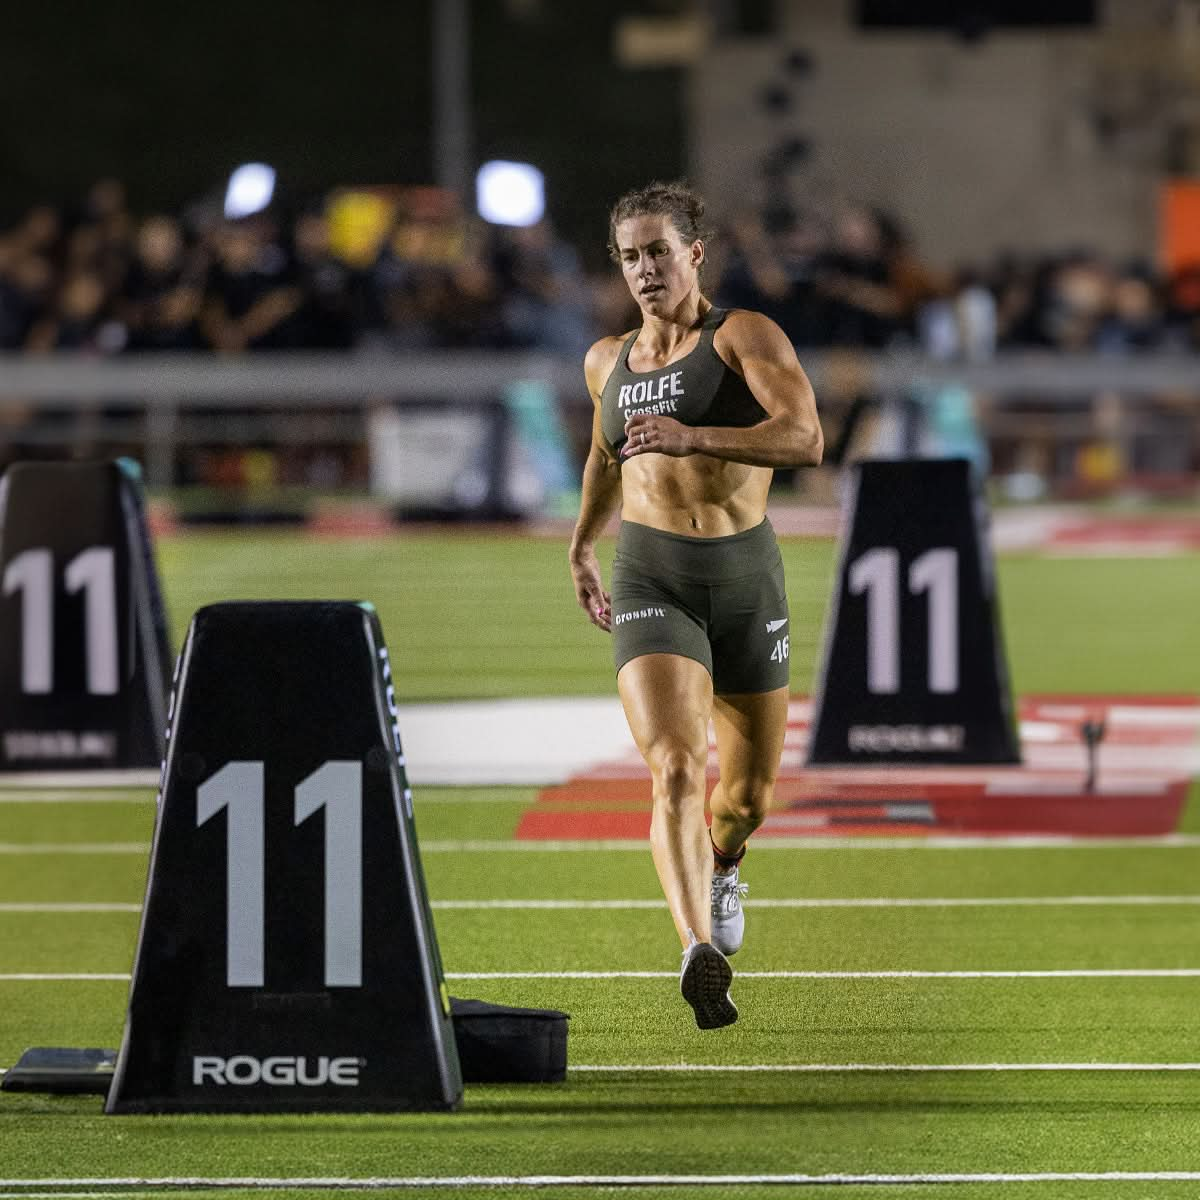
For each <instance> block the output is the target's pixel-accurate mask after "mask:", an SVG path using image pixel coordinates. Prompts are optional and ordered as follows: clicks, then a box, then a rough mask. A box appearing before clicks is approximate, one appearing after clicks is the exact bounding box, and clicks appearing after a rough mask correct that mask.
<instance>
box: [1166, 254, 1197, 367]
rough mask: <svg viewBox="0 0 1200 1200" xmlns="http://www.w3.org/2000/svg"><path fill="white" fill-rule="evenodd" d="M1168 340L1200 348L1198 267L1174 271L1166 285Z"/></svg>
mask: <svg viewBox="0 0 1200 1200" xmlns="http://www.w3.org/2000/svg"><path fill="white" fill-rule="evenodd" d="M1166 336H1167V340H1168V341H1169V343H1170V344H1171V345H1173V346H1176V347H1178V348H1180V349H1186V350H1200V266H1194V267H1185V268H1184V269H1183V270H1181V271H1178V272H1176V274H1175V275H1174V276H1173V277H1172V279H1171V280H1170V282H1169V283H1168V285H1167V333H1166Z"/></svg>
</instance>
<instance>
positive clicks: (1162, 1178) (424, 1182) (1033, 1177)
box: [0, 1171, 1200, 1197]
mask: <svg viewBox="0 0 1200 1200" xmlns="http://www.w3.org/2000/svg"><path fill="white" fill-rule="evenodd" d="M1196 1180H1200V1171H1027V1172H1012V1173H1001V1172H976V1173H965V1172H964V1173H954V1174H932V1173H925V1174H911V1175H901V1174H861V1175H859V1174H850V1173H839V1174H826V1175H782V1174H775V1175H754V1174H743V1175H401V1176H393V1177H375V1178H353V1177H349V1176H336V1177H330V1176H315V1177H314V1176H309V1177H301V1176H291V1177H288V1176H282V1177H280V1176H276V1177H270V1176H241V1177H238V1176H164V1177H159V1178H152V1177H138V1176H131V1177H127V1178H104V1177H102V1176H101V1177H91V1178H81V1179H0V1189H8V1190H7V1191H4V1192H0V1195H4V1196H12V1197H16V1196H24V1197H28V1196H29V1195H30V1194H31V1193H32V1194H36V1195H47V1194H57V1195H64V1196H78V1195H81V1194H86V1193H83V1192H81V1191H80V1190H63V1189H91V1188H106V1189H111V1190H110V1192H109V1194H113V1192H115V1191H118V1190H119V1191H120V1193H121V1194H126V1193H127V1192H128V1191H129V1190H130V1189H142V1190H145V1189H147V1188H154V1189H160V1190H163V1191H184V1190H196V1189H201V1188H211V1189H214V1190H225V1189H229V1190H233V1189H257V1190H263V1191H267V1190H286V1189H301V1188H308V1189H311V1190H329V1191H364V1192H365V1191H386V1190H388V1189H400V1188H445V1189H446V1190H455V1189H461V1188H491V1187H494V1188H505V1187H506V1188H513V1187H527V1188H551V1187H559V1188H563V1187H605V1188H612V1187H680V1188H683V1187H722V1188H728V1187H736V1186H742V1187H753V1186H789V1185H790V1186H793V1187H795V1186H801V1187H803V1186H809V1187H828V1186H831V1185H846V1184H861V1185H871V1184H912V1185H916V1184H952V1183H963V1184H970V1183H1173V1182H1193V1181H1196ZM45 1188H55V1189H58V1190H57V1191H56V1192H55V1193H45V1192H44V1191H40V1192H39V1191H34V1189H45Z"/></svg>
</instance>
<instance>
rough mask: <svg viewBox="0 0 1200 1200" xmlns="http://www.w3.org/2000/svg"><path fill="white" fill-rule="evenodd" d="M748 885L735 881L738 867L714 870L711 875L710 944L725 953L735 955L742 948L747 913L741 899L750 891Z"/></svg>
mask: <svg viewBox="0 0 1200 1200" xmlns="http://www.w3.org/2000/svg"><path fill="white" fill-rule="evenodd" d="M749 890H750V888H749V886H748V885H747V884H744V883H739V882H738V869H737V867H734V868H733V870H732V871H726V872H723V873H721V872H717V871H714V872H713V877H712V944H713V945H714V946H716V948H717V949H718V950H720V952H721V953H722V954H724V955H727V956H728V955H730V954H736V953H737V952H738V951H739V950H740V949H741V948H742V935H743V934H744V933H745V931H746V914H745V913H744V912H743V911H742V898H743V897H744V896H745V895H746V893H747V892H749Z"/></svg>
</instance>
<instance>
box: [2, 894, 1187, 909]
mask: <svg viewBox="0 0 1200 1200" xmlns="http://www.w3.org/2000/svg"><path fill="white" fill-rule="evenodd" d="M663 903H664V902H663V901H662V900H661V899H660V900H434V901H433V902H432V907H433V908H435V909H437V910H439V911H443V912H444V911H450V912H453V911H455V910H458V909H462V910H467V911H488V910H499V911H505V910H508V909H514V910H540V909H547V910H558V909H568V910H570V909H584V910H588V909H599V910H618V911H619V910H624V909H630V910H633V909H651V910H658V909H661V908H662V907H663ZM1197 904H1200V896H939V897H923V896H922V897H910V896H846V897H840V896H830V897H807V896H804V897H766V898H754V899H748V900H747V901H746V907H747V908H754V909H762V908H817V909H822V908H1060V907H1065V908H1074V907H1080V908H1090V907H1096V908H1110V907H1113V908H1121V907H1151V906H1154V905H1185V906H1186V905H1197ZM3 911H4V906H3V905H2V904H0V912H3Z"/></svg>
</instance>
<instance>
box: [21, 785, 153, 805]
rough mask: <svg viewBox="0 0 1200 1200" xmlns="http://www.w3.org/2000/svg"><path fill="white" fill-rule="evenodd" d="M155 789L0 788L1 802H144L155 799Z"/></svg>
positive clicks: (146, 803)
mask: <svg viewBox="0 0 1200 1200" xmlns="http://www.w3.org/2000/svg"><path fill="white" fill-rule="evenodd" d="M154 795H155V793H154V789H153V788H150V789H147V790H146V791H141V792H123V791H119V792H114V793H112V794H110V795H102V796H98V795H96V794H94V793H89V794H83V795H81V794H80V793H79V792H56V791H41V790H40V789H29V790H25V789H18V790H11V791H10V790H8V789H6V788H0V804H144V805H149V804H150V803H152V802H153V800H154Z"/></svg>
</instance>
